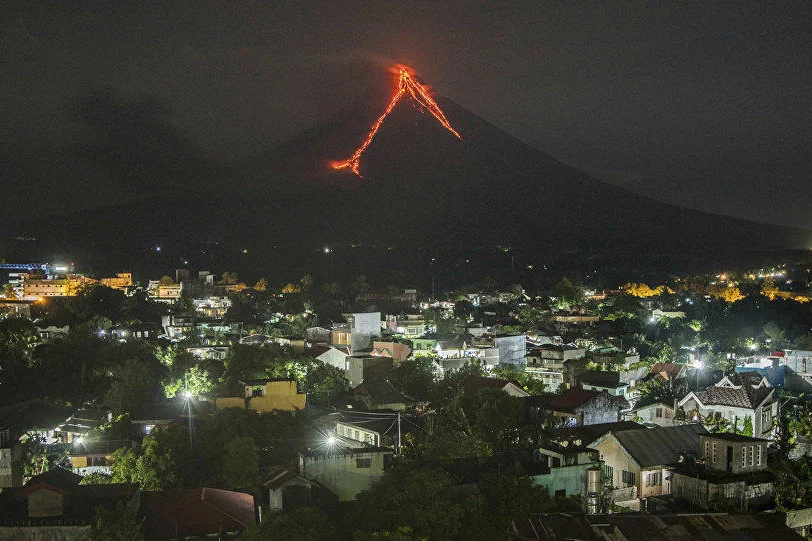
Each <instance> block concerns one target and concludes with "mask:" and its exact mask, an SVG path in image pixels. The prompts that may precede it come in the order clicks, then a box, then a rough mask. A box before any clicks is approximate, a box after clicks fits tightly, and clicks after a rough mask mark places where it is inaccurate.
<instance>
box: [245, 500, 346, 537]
mask: <svg viewBox="0 0 812 541" xmlns="http://www.w3.org/2000/svg"><path fill="white" fill-rule="evenodd" d="M334 524H335V521H333V520H331V519H330V518H328V517H327V515H325V514H324V512H323V511H321V510H320V509H316V508H315V507H298V508H296V509H294V510H293V511H290V512H284V513H275V514H271V515H268V516H266V517H265V520H263V521H262V522H260V523H259V524H257V525H255V526H252V527H250V528H248V529H247V530H245V532H244V534H243V538H244V539H246V540H247V541H322V540H324V539H333V537H334V536H335V534H336V527H335V525H334Z"/></svg>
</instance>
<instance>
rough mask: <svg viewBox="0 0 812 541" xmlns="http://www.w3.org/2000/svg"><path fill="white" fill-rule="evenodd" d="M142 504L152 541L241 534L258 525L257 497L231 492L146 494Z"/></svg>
mask: <svg viewBox="0 0 812 541" xmlns="http://www.w3.org/2000/svg"><path fill="white" fill-rule="evenodd" d="M141 502H142V503H141V509H142V511H141V512H142V513H143V515H144V517H145V519H144V528H145V530H146V533H147V534H148V535H147V537H148V538H150V539H154V538H169V537H172V538H182V537H183V536H185V535H201V534H203V535H205V534H208V533H220V532H224V531H234V530H242V529H244V528H246V527H248V526H252V525H253V524H254V523H255V522H256V519H255V516H254V497H253V496H251V495H250V494H243V493H241V492H232V491H230V490H220V489H216V488H190V489H184V490H165V491H162V492H144V493H142V495H141Z"/></svg>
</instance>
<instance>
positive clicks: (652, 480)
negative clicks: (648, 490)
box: [646, 472, 662, 487]
mask: <svg viewBox="0 0 812 541" xmlns="http://www.w3.org/2000/svg"><path fill="white" fill-rule="evenodd" d="M661 484H662V473H660V472H651V473H649V474H648V475H647V476H646V486H648V487H657V486H660V485H661Z"/></svg>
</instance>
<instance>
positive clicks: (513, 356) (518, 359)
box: [493, 334, 527, 367]
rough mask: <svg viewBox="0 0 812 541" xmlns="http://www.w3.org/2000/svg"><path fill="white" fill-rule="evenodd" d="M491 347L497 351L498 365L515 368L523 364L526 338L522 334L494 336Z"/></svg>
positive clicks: (525, 352)
mask: <svg viewBox="0 0 812 541" xmlns="http://www.w3.org/2000/svg"><path fill="white" fill-rule="evenodd" d="M493 345H494V347H495V348H496V349H497V350H498V351H499V364H500V365H503V366H514V367H515V366H519V365H523V364H524V362H525V361H524V358H525V356H526V355H527V336H525V335H523V334H519V335H514V336H496V337H495V338H494V339H493Z"/></svg>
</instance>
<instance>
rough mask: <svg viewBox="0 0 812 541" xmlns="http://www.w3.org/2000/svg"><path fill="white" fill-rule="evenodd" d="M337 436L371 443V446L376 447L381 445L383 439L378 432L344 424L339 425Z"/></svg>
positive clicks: (337, 426)
mask: <svg viewBox="0 0 812 541" xmlns="http://www.w3.org/2000/svg"><path fill="white" fill-rule="evenodd" d="M336 434H338V435H339V436H344V437H345V438H350V439H353V440H356V441H361V442H364V443H369V444H370V445H375V446H379V445H381V440H380V438H381V437H380V435H379V434H378V433H377V432H373V431H371V430H364V429H363V428H360V427H357V426H349V425H345V424H344V423H337V424H336Z"/></svg>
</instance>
